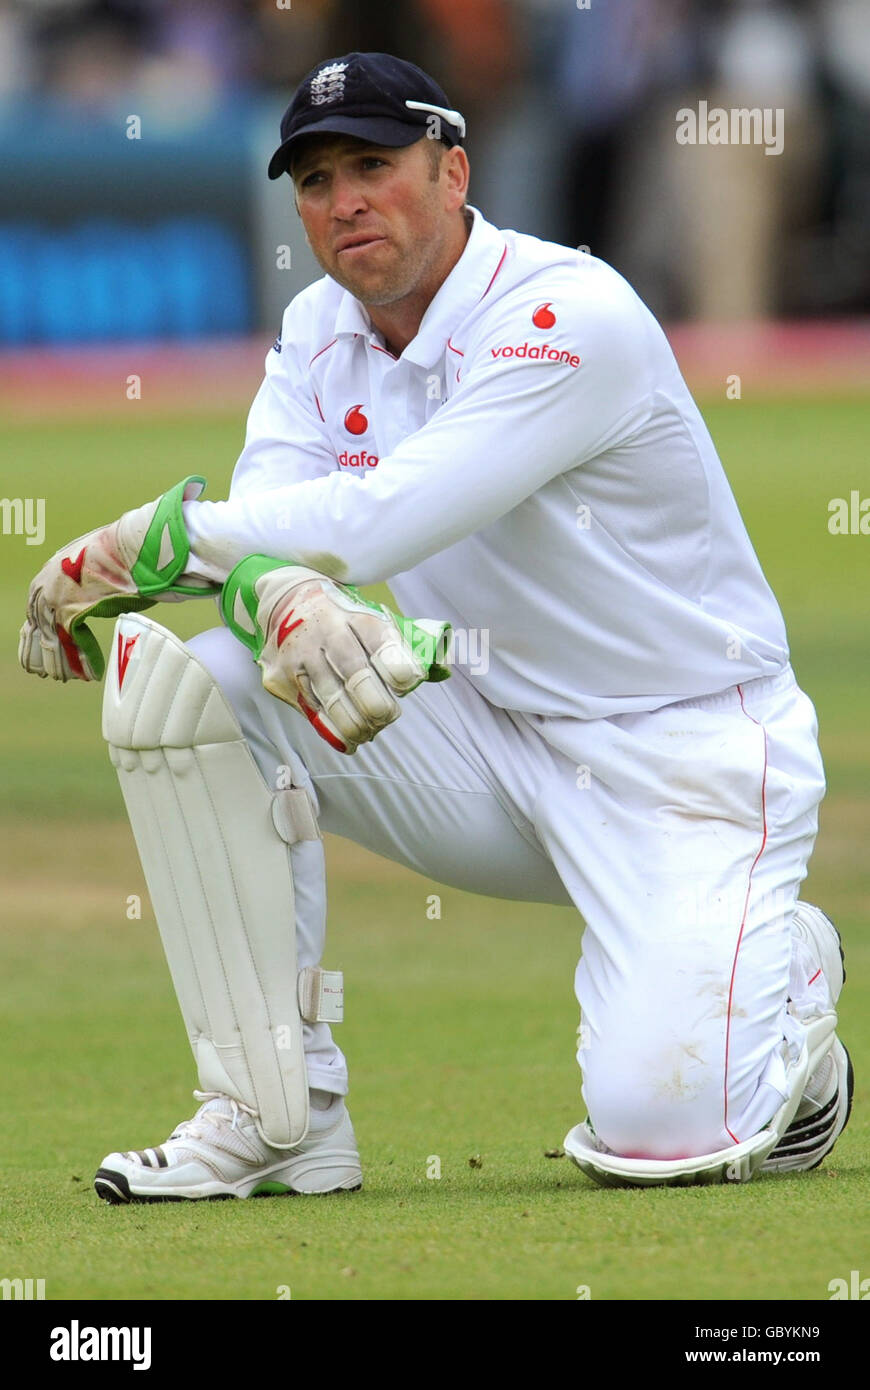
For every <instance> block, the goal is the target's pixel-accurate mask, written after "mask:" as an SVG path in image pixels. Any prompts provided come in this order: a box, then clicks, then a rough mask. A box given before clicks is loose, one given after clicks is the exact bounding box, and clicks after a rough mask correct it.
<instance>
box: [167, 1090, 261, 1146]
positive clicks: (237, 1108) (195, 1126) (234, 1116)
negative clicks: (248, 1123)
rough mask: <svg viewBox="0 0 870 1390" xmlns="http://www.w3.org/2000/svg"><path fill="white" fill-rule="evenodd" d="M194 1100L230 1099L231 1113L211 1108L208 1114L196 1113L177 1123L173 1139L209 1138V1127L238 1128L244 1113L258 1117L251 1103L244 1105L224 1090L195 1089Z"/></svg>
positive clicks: (171, 1136)
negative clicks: (188, 1118) (190, 1117)
mask: <svg viewBox="0 0 870 1390" xmlns="http://www.w3.org/2000/svg"><path fill="white" fill-rule="evenodd" d="M193 1098H194V1100H198V1101H201V1102H202V1104H203V1105H204V1104H206V1103H207V1102H208V1101H210V1100H228V1101H229V1103H230V1114H229V1115H227V1114H225V1113H224V1112H223V1111H221V1110H210V1111H208V1113H207V1114H202V1113H201V1110H200V1112H199V1113H197V1114H196V1115H194V1117H193V1119H192V1120H184V1121H183V1122H182V1124H180V1125H177V1126H176V1128H175V1129H174V1130H173V1132H172V1134H171V1135H170V1138H172V1139H207V1138H208V1131H209V1129H217V1128H220V1127H221V1126H224V1125H225V1126H228V1127H229V1128H230V1129H231V1130H232V1129H238V1126H239V1121H240V1119H241V1118H242V1116H243V1115H249V1116H251V1118H252V1119H255V1118H256V1115H257V1112H256V1110H253V1109H252V1108H251V1106H250V1105H244V1104H243V1103H242V1101H240V1100H234V1099H233V1097H232V1096H228V1095H225V1094H224V1092H223V1091H194V1093H193Z"/></svg>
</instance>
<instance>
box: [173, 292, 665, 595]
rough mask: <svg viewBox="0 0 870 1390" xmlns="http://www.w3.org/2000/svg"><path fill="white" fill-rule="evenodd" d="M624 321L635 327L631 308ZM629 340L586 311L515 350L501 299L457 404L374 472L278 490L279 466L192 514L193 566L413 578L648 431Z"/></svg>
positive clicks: (634, 339)
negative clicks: (257, 558)
mask: <svg viewBox="0 0 870 1390" xmlns="http://www.w3.org/2000/svg"><path fill="white" fill-rule="evenodd" d="M624 312H625V314H626V315H628V314H631V315H633V316H636V315H637V310H635V309H634V307H633V306H632V305H631V304H629V303H627V305H626V307H625V309H624ZM630 327H631V330H632V331H631V332H630V333H629V332H628V325H625V324H623V323H621V322H620V321H619V319H618V318H617V319H616V321H615V320H614V314H613V307H612V305H610V306H608V312H607V314H606V315H605V314H600V315H599V314H596V312H595V311H594V308H593V310H592V311H591V312H590V310H589V307H588V306H586V309H585V311H584V314H583V316H582V320H581V315H580V314H579V312H578V311H577V310H576V309H575V310H573V312H572V311H570V310H569V311H566V312H565V313H564V314H563V316H562V319H561V321H560V324H559V328H558V330H557V331H556V332H554V333H553V334H551V335H550V342H549V343H545V342H541V337H542V335H540V334H538V335H537V337H536V339H535V342H534V343H532V344H530V343H528V342H527V343H525V344H523V343H518V342H517V341H516V339H517V336H518V335H517V314H516V311H515V307H514V305H513V304H512V296H508V297H506V298H505V299H503V300H502V301H500V303H499V304H498V307H497V311H496V312H495V313H493V314H491V315H487V317H486V320H485V322H484V323H483V324H482V325H481V327H480V328H479V329H478V331H477V334H476V338H475V341H474V342H473V343H471V344H469V350H468V354H467V356H466V360H465V362H464V364H463V368H462V374H461V382H460V384H459V386H458V388H457V389H456V390H455V392H454V394H453V395H452V396H451V397H450V398H449V399H448V400H446V401H445V402H444V403H443V404H442V405H441V406H440V408H439V409H438V410H437V411H436V412H435V414H434V415H433V417H432V418H431V419H430V420H429V421H428V422H427V423H426V424H425V425H423V427H422V428H421V429H418V430H417V431H415V432H414V433H413V434H411V435H409V436H408V437H406V438H405V439H404V440H403V441H402V442H401V443H400V444H399V446H398V447H397V448H396V449H395V450H394V452H392V453H391V454H390V455H388V456H385V457H383V458H381V459H380V460H379V462H378V466H377V468H376V469H373V470H372V471H371V472H370V473H369V474H368V475H367V476H365V477H364V478H357V477H350V476H348V475H347V474H346V473H342V472H340V471H338V470H336V469H335V466H334V460H333V467H332V470H331V471H329V472H328V473H327V474H325V475H323V476H316V477H309V478H305V479H303V480H298V481H291V482H290V483H289V484H285V485H283V486H278V485H277V484H276V483H274V482H273V481H272V479H273V478H275V476H276V473H277V472H278V471H279V470H278V468H277V464H276V466H275V467H270V469H269V470H268V471H267V474H266V477H267V479H268V484H267V485H268V487H269V489H270V490H269V491H266V492H264V491H262V490H260V489H254V488H252V487H247V486H246V487H245V488H244V490H242V489H241V488H239V489H234V492H233V494H232V495H231V496H230V499H229V500H228V501H227V502H213V503H207V502H205V503H193V504H187V506H186V518H187V521H188V529H189V532H190V535H191V540H192V546H193V552H194V555H195V556H197V557H199V559H200V562H202V561H205V562H209V561H212V562H213V563H214V562H216V561H217V560H218V558H219V559H220V561H221V562H222V563H224V564H226V567H227V570H228V569H229V568H230V567H231V566H232V564H234V563H236V562H237V561H238V560H239V559H241V558H243V556H245V555H248V554H251V553H255V552H260V553H264V554H269V555H274V556H276V557H278V558H286V559H288V560H296V561H299V562H301V563H304V564H308V565H311V566H312V567H313V568H315V569H320V570H322V571H323V572H325V573H328V574H330V575H332V576H333V577H334V578H336V579H340V580H345V581H348V582H353V583H360V584H365V583H372V582H376V581H379V580H382V579H388V578H389V577H391V576H392V575H395V574H399V573H401V572H403V571H405V570H408V569H410V568H412V567H413V566H414V565H416V564H419V563H420V562H421V561H422V560H424V559H426V558H427V557H428V556H430V555H432V554H434V553H436V552H437V551H441V550H444V549H445V548H446V547H448V546H450V545H452V544H454V543H455V542H456V541H459V540H461V539H462V538H463V537H465V536H468V535H470V534H471V533H472V532H475V531H478V530H479V529H480V528H482V527H485V526H487V525H488V524H489V523H491V522H493V521H494V520H496V519H497V518H498V517H500V516H502V515H504V514H505V513H507V512H508V511H510V510H511V509H512V508H514V507H515V506H517V505H518V504H519V503H520V502H521V501H523V499H524V498H526V497H528V496H530V495H531V494H532V493H533V492H535V491H536V490H537V489H538V488H540V487H541V486H543V485H544V484H545V483H547V482H548V481H549V480H550V479H552V478H554V477H556V476H557V475H559V474H560V473H563V472H565V471H567V470H569V469H571V468H574V467H576V466H577V465H578V464H580V463H582V462H583V461H584V460H585V459H586V458H589V457H592V456H594V455H595V454H596V453H599V452H600V451H602V450H603V449H605V448H608V447H611V446H612V445H613V444H614V443H616V442H617V441H618V440H620V439H622V438H625V437H627V436H628V434H629V433H630V432H631V431H632V430H633V429H636V428H637V427H638V426H639V425H640V424H641V423H642V422H643V420H644V419H645V418H646V416H647V415H648V411H649V393H648V364H647V363H646V359H645V352H644V342H645V335H644V333H642V332H641V333H638V331H637V329H638V323H637V322H636V321H635V322H633V323H631V325H630ZM622 329H625V330H626V331H624V332H623V331H621V330H622ZM523 349H525V352H524V351H523ZM532 352H537V353H541V354H542V355H540V356H537V357H534V359H532V358H531V356H530V354H531V353H532ZM316 447H317V457H318V459H320V458H321V457H322V456H321V454H320V451H319V446H316ZM277 457H278V456H277V455H276V459H277ZM294 471H295V470H294ZM297 476H298V475H297Z"/></svg>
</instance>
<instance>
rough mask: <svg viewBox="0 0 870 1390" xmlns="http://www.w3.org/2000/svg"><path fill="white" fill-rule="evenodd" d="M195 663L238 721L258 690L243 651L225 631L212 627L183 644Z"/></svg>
mask: <svg viewBox="0 0 870 1390" xmlns="http://www.w3.org/2000/svg"><path fill="white" fill-rule="evenodd" d="M186 646H187V648H188V651H190V652H192V653H193V655H194V656H195V657H196V658H197V660H198V661H201V662H202V664H203V666H204V667H205V668H206V670H207V671H208V672H209V674H210V676H211V677H212V679H213V680H214V681H215V682H216V683H217V684H218V685H219V686H220V688H221V691H222V692H223V695H224V697H225V698H226V699H227V700H228V701H229V703H230V704H231V705H232V707H233V709H234V710H235V712H236V715H237V716H238V717H241V712H242V711H243V710H248V709H250V707H251V705H252V703H253V701H254V700H255V697H256V695H257V693H258V692H259V689H260V670H259V667H258V666H257V664H256V662H254V661H253V660H252V659H251V653H250V652H249V651H248V649H247V647H243V646H242V644H241V642H239V641H238V639H237V638H235V637H234V636H233V634H232V633H231V632H230V631H229V629H228V628H225V627H213V628H209V630H208V631H207V632H200V633H198V634H197V636H196V637H191V639H190V641H189V642H187V643H186Z"/></svg>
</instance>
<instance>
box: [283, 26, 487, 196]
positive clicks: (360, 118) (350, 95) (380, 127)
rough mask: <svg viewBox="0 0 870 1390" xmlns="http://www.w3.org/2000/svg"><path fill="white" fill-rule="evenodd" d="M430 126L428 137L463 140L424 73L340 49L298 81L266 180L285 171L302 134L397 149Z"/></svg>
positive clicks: (459, 121)
mask: <svg viewBox="0 0 870 1390" xmlns="http://www.w3.org/2000/svg"><path fill="white" fill-rule="evenodd" d="M433 117H437V124H436V123H435V122H434V121H433ZM433 130H435V131H437V135H435V136H434V137H433V138H435V139H441V140H444V141H445V143H446V144H448V145H459V144H461V143H462V141H463V139H464V138H465V120H464V119H463V117H462V115H461V114H460V112H459V111H454V110H452V109H451V107H450V103H449V101H448V100H447V95H446V93H445V92H444V90H443V89H442V88H441V87H439V85H438V83H437V82H436V81H435V80H434V79H433V78H431V77H430V76H429V75H428V73H425V72H423V70H422V68H418V67H417V66H416V64H414V63H407V62H405V60H404V58H394V57H393V55H392V54H391V53H346V54H345V55H344V57H343V58H331V59H330V60H329V62H326V63H319V64H318V66H317V67H316V68H313V69H312V70H311V72H309V74H308V76H307V77H304V78H303V79H302V82H301V83H300V85H299V87H298V89H297V91H296V95H295V96H294V98H293V100H292V101H291V103H290V105H289V106H288V107H287V110H286V111H285V112H284V115H283V116H282V117H281V144H280V145H279V146H278V148H277V150H276V151H275V153H274V154H273V155H272V158H271V160H270V161H269V178H270V179H277V178H280V177H281V175H282V174H285V173H289V172H290V160H291V158H292V152H293V147H294V145H295V144H296V142H297V140H300V139H301V138H302V136H303V135H325V134H330V135H353V136H356V138H357V139H359V140H367V141H369V142H370V143H371V144H373V145H392V146H395V147H399V146H401V145H413V144H414V142H415V141H416V140H421V139H422V138H423V136H424V135H426V134H427V132H429V131H433Z"/></svg>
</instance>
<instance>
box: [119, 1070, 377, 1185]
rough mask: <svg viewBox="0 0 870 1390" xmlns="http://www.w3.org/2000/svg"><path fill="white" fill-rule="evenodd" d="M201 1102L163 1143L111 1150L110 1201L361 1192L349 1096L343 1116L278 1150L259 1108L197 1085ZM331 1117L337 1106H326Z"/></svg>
mask: <svg viewBox="0 0 870 1390" xmlns="http://www.w3.org/2000/svg"><path fill="white" fill-rule="evenodd" d="M194 1096H195V1097H196V1099H197V1100H202V1101H204V1102H205V1103H204V1104H203V1105H201V1106H200V1108H199V1110H197V1112H196V1114H195V1115H194V1117H193V1119H192V1120H186V1121H185V1122H184V1123H183V1124H180V1125H179V1126H178V1128H177V1129H176V1130H175V1131H174V1133H172V1134H171V1135H170V1136H169V1138H168V1139H167V1140H166V1142H165V1143H163V1144H158V1145H157V1146H156V1147H155V1148H153V1149H140V1150H138V1151H132V1152H130V1153H111V1154H109V1155H108V1157H106V1158H104V1159H103V1161H102V1163H101V1164H100V1168H99V1171H98V1172H97V1175H96V1177H95V1178H94V1188H95V1190H96V1193H97V1196H98V1197H102V1198H103V1200H104V1201H106V1202H112V1203H115V1204H117V1203H121V1202H159V1201H181V1200H183V1199H184V1198H197V1197H257V1196H265V1195H273V1194H274V1195H280V1194H283V1193H293V1192H297V1193H325V1192H355V1191H357V1189H358V1188H360V1187H362V1170H361V1168H360V1161H359V1153H358V1152H357V1147H356V1139H355V1138H354V1132H353V1125H352V1124H351V1122H350V1115H349V1114H348V1112H347V1109H346V1108H345V1104H344V1101H343V1100H342V1099H341V1097H340V1096H339V1097H336V1099H335V1100H334V1101H333V1103H332V1106H331V1107H330V1109H331V1110H334V1111H336V1118H335V1120H334V1121H333V1122H331V1123H329V1124H328V1127H325V1128H318V1129H317V1130H316V1132H315V1133H313V1134H311V1133H309V1137H308V1138H307V1139H305V1140H303V1142H302V1143H301V1144H297V1145H296V1147H295V1148H293V1149H273V1148H271V1147H270V1146H269V1145H268V1144H266V1143H265V1142H264V1140H263V1139H262V1138H261V1137H260V1134H259V1132H258V1130H257V1127H256V1125H255V1124H254V1121H253V1118H252V1112H251V1111H250V1110H249V1109H248V1108H247V1106H243V1105H240V1104H238V1103H237V1102H236V1101H234V1100H231V1099H230V1097H229V1096H223V1095H215V1094H213V1093H207V1092H203V1091H194ZM320 1114H321V1116H323V1115H324V1114H325V1115H326V1116H327V1117H328V1115H329V1112H320Z"/></svg>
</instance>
